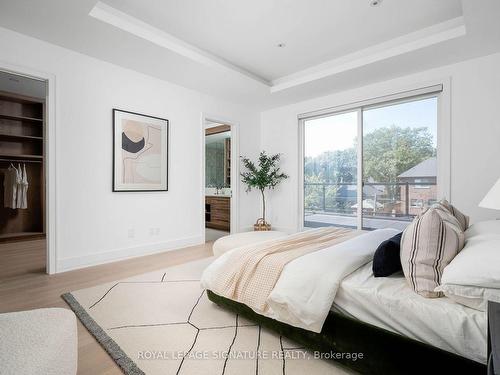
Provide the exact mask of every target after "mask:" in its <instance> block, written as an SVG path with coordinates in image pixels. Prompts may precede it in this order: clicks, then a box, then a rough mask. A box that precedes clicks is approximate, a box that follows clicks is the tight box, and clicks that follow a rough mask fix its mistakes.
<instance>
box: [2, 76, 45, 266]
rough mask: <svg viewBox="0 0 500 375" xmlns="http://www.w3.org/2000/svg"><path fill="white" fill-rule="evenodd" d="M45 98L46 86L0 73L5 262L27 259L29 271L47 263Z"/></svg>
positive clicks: (3, 251)
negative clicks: (6, 258)
mask: <svg viewBox="0 0 500 375" xmlns="http://www.w3.org/2000/svg"><path fill="white" fill-rule="evenodd" d="M45 97H46V82H45V81H40V80H36V79H33V78H30V77H25V76H21V75H16V74H12V73H8V72H1V71H0V197H1V198H0V199H1V205H0V259H1V257H2V255H3V256H19V257H21V256H25V257H26V258H27V259H26V267H25V268H26V270H30V269H42V268H44V267H45V259H46V254H45V253H46V241H45V228H46V223H45V216H46V215H45V189H46V184H45V143H46V142H45V141H46V140H45V134H46V115H45V114H46V109H45ZM23 254H24V255H23ZM0 263H1V261H0ZM1 271H3V272H18V271H20V270H18V271H15V270H1Z"/></svg>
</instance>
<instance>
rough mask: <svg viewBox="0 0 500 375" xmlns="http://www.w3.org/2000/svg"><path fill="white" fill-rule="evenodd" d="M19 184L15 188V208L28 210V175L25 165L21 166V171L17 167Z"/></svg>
mask: <svg viewBox="0 0 500 375" xmlns="http://www.w3.org/2000/svg"><path fill="white" fill-rule="evenodd" d="M19 176H20V179H19V184H18V187H17V208H21V209H27V208H28V185H29V184H28V174H27V173H26V164H23V169H22V170H21V166H20V165H19Z"/></svg>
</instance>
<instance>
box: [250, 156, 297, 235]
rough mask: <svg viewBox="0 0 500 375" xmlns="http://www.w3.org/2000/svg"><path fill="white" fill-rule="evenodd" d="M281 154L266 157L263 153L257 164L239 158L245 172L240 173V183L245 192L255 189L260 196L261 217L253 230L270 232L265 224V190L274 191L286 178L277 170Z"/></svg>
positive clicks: (267, 224)
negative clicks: (244, 187) (243, 185)
mask: <svg viewBox="0 0 500 375" xmlns="http://www.w3.org/2000/svg"><path fill="white" fill-rule="evenodd" d="M280 157H281V154H276V155H271V156H268V155H267V154H266V152H265V151H262V152H261V153H260V155H259V159H258V160H257V163H254V162H253V161H251V160H250V159H249V158H247V157H241V161H242V163H243V166H244V167H245V168H246V171H245V172H243V173H241V181H242V182H243V183H244V184H246V186H247V189H246V191H247V192H249V191H251V190H252V189H257V190H259V191H260V193H261V195H262V217H261V218H260V219H258V220H257V223H256V224H255V225H254V229H255V230H271V225H270V224H269V223H267V222H266V196H265V194H264V192H265V190H266V189H274V188H275V187H276V186H277V185H278V184H279V183H280V182H281V181H282V180H284V179H287V178H288V176H287V175H286V174H285V173H282V172H281V170H280V168H279V162H280Z"/></svg>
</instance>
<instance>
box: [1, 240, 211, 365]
mask: <svg viewBox="0 0 500 375" xmlns="http://www.w3.org/2000/svg"><path fill="white" fill-rule="evenodd" d="M211 255H212V243H211V242H208V243H205V244H202V245H198V246H193V247H188V248H184V249H180V250H174V251H169V252H165V253H161V254H155V255H150V256H145V257H140V258H135V259H130V260H125V261H121V262H115V263H109V264H105V265H102V266H96V267H89V268H85V269H81V270H76V271H69V272H65V273H60V274H57V275H51V276H49V275H47V274H45V269H44V264H45V263H44V262H45V241H40V240H37V241H26V242H13V243H2V244H0V257H1V258H0V259H1V261H0V313H2V312H8V311H19V310H29V309H35V308H40V307H65V308H68V306H67V305H66V303H65V302H64V301H63V300H62V299H61V297H60V296H61V294H63V293H65V292H69V291H72V290H77V289H82V288H88V287H91V286H94V285H98V284H101V283H104V282H108V281H113V280H118V279H123V278H125V277H129V276H133V275H138V274H141V273H146V272H150V271H154V270H157V269H160V268H165V267H169V266H173V265H176V264H181V263H186V262H189V261H192V260H195V259H200V258H204V257H207V256H211ZM121 373H122V372H121V370H120V369H119V367H118V366H117V365H116V364H115V362H114V361H113V360H112V359H111V358H110V357H109V356H108V355H107V353H106V352H105V351H104V350H103V349H102V348H101V346H100V345H99V344H98V343H97V341H95V339H94V338H93V337H92V336H91V335H90V334H89V333H88V331H87V330H86V329H85V327H83V325H82V324H81V323H80V322H78V374H80V375H86V374H89V375H101V374H102V375H111V374H113V375H114V374H121Z"/></svg>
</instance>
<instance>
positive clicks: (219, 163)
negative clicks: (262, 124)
mask: <svg viewBox="0 0 500 375" xmlns="http://www.w3.org/2000/svg"><path fill="white" fill-rule="evenodd" d="M234 132H235V129H234V126H233V125H230V124H227V123H225V122H220V121H214V120H209V119H204V153H203V154H204V162H203V165H204V232H205V242H212V241H215V240H217V239H218V238H220V237H223V236H227V235H228V234H229V233H231V232H232V231H233V232H234V228H233V227H232V226H233V225H234V220H233V217H234V209H235V204H234V199H235V196H234V195H235V189H233V181H234V180H235V177H237V175H236V176H235V175H234V173H235V171H234V169H235V164H236V165H237V154H236V156H235V142H234V139H235V137H234ZM235 158H236V160H235ZM235 162H236V163H235Z"/></svg>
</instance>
